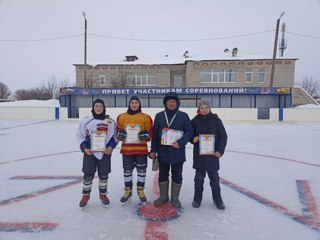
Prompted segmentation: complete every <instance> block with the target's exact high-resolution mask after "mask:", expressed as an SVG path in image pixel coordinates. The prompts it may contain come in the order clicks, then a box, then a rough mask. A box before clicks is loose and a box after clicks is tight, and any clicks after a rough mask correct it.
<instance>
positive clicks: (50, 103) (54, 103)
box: [0, 99, 60, 107]
mask: <svg viewBox="0 0 320 240" xmlns="http://www.w3.org/2000/svg"><path fill="white" fill-rule="evenodd" d="M7 106H8V107H60V103H59V100H58V99H51V100H43V101H42V100H24V101H12V102H0V107H7Z"/></svg>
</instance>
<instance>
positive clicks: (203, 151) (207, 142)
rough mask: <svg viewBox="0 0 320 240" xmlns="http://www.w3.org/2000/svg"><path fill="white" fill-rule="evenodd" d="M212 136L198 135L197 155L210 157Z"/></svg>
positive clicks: (213, 137) (213, 139) (213, 141)
mask: <svg viewBox="0 0 320 240" xmlns="http://www.w3.org/2000/svg"><path fill="white" fill-rule="evenodd" d="M214 143H215V135H214V134H200V135H199V154H200V155H212V154H213V153H214Z"/></svg>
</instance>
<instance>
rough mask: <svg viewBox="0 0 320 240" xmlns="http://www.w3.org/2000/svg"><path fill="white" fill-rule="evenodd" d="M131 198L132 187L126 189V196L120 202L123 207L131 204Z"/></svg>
mask: <svg viewBox="0 0 320 240" xmlns="http://www.w3.org/2000/svg"><path fill="white" fill-rule="evenodd" d="M131 197H132V189H131V188H130V187H125V188H124V194H123V196H122V197H121V199H120V202H121V203H122V205H125V204H127V203H128V202H130V200H131Z"/></svg>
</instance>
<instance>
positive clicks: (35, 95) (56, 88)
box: [15, 75, 69, 100]
mask: <svg viewBox="0 0 320 240" xmlns="http://www.w3.org/2000/svg"><path fill="white" fill-rule="evenodd" d="M68 84H69V81H68V79H62V80H60V81H58V80H57V79H56V77H55V75H52V76H51V78H50V79H49V80H47V81H42V82H41V84H40V86H39V87H36V88H30V89H20V90H17V91H16V92H15V98H16V99H17V100H30V99H37V100H49V99H57V98H59V96H60V88H62V87H66V86H68Z"/></svg>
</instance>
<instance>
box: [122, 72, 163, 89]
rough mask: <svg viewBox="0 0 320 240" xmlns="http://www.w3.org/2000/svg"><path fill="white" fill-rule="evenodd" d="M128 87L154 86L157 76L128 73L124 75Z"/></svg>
mask: <svg viewBox="0 0 320 240" xmlns="http://www.w3.org/2000/svg"><path fill="white" fill-rule="evenodd" d="M126 80H127V83H128V86H139V87H142V86H156V85H157V84H156V83H157V75H156V74H153V73H129V74H127V75H126Z"/></svg>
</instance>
